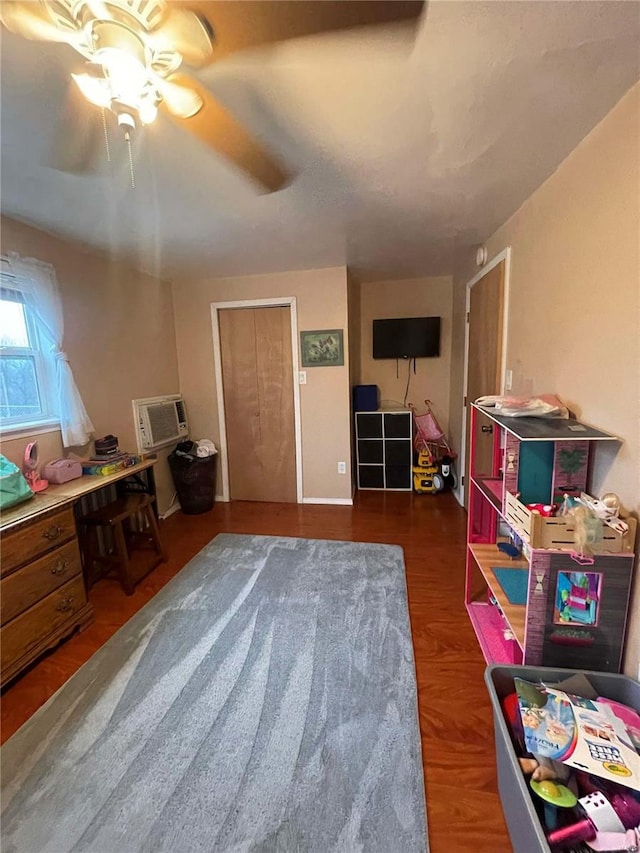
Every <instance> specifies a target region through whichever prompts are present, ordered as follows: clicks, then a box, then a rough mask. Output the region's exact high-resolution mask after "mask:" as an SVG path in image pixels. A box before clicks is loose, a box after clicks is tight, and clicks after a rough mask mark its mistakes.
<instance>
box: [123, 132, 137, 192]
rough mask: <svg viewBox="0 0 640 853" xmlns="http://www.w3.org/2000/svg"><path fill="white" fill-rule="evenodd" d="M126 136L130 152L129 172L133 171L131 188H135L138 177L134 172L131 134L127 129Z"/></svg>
mask: <svg viewBox="0 0 640 853" xmlns="http://www.w3.org/2000/svg"><path fill="white" fill-rule="evenodd" d="M124 138H125V139H126V140H127V150H128V152H129V172H130V173H131V189H132V190H134V189H135V188H136V179H135V175H134V174H133V155H132V153H131V134H130V133H129V131H127V132H126V133H125V135H124Z"/></svg>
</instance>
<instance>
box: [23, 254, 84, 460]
mask: <svg viewBox="0 0 640 853" xmlns="http://www.w3.org/2000/svg"><path fill="white" fill-rule="evenodd" d="M9 259H10V262H11V270H12V272H13V274H14V275H15V277H16V283H17V284H18V286H19V287H20V290H21V291H22V293H23V295H24V300H25V304H26V305H27V306H28V307H29V309H30V311H31V314H32V316H33V318H34V320H35V322H36V324H37V327H38V334H39V337H40V344H41V348H42V351H43V352H44V353H45V355H46V354H47V352H48V353H50V355H51V357H52V358H53V360H54V370H55V376H56V401H57V403H58V416H59V418H60V429H61V432H62V443H63V445H64V446H65V447H76V446H79V445H82V444H86V443H87V442H88V441H89V439H90V438H91V433H92V432H93V431H94V427H93V424H92V423H91V419H90V418H89V415H88V414H87V410H86V409H85V407H84V403H83V402H82V398H81V397H80V392H79V391H78V388H77V386H76V383H75V380H74V378H73V373H72V371H71V367H70V365H69V359H68V358H67V355H66V353H65V352H64V350H63V349H62V341H63V337H64V318H63V315H62V300H61V299H60V289H59V287H58V280H57V278H56V273H55V270H54V268H53V267H52V266H51V265H50V264H45V263H43V262H42V261H37V260H35V259H34V258H21V257H19V255H16V254H15V253H14V252H11V253H10V254H9Z"/></svg>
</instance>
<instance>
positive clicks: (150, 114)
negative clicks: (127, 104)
mask: <svg viewBox="0 0 640 853" xmlns="http://www.w3.org/2000/svg"><path fill="white" fill-rule="evenodd" d="M138 115H139V116H140V121H141V122H142V124H151V123H152V122H154V121H155V120H156V118H157V116H158V106H157V104H156V103H155V102H154V101H153V100H151V99H149V98H143V99H142V101H141V102H140V107H139V108H138Z"/></svg>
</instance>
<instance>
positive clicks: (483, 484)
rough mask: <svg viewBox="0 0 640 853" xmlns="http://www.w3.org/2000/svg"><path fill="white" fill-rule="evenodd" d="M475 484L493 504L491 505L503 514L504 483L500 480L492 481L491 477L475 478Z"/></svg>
mask: <svg viewBox="0 0 640 853" xmlns="http://www.w3.org/2000/svg"><path fill="white" fill-rule="evenodd" d="M473 482H474V483H475V485H476V486H477V487H478V488H479V489H480V491H481V492H482V494H483V495H484V496H485V497H486V498H487V500H489V501H490V502H491V505H492V506H493V507H494V508H495V509H497V511H498V512H499V513H500V514H502V491H503V488H504V483H503V482H502V480H500V479H497V478H496V479H490V478H489V477H482V478H477V479H476V478H475V477H474V478H473Z"/></svg>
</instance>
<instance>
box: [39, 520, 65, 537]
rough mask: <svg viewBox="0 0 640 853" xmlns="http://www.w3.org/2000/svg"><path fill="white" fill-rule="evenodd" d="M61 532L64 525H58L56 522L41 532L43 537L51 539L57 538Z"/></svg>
mask: <svg viewBox="0 0 640 853" xmlns="http://www.w3.org/2000/svg"><path fill="white" fill-rule="evenodd" d="M61 533H64V527H60V526H59V525H57V524H52V525H51V527H49V528H48V529H47V530H45V531H44V533H43V534H42V535H43V536H44V538H45V539H48V540H49V541H51V540H52V539H57V538H58V536H60V534H61Z"/></svg>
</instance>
